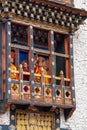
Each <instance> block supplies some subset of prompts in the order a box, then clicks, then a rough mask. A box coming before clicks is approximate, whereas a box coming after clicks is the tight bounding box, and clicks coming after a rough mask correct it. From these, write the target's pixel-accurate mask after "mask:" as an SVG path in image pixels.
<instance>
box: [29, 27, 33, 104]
mask: <svg viewBox="0 0 87 130" xmlns="http://www.w3.org/2000/svg"><path fill="white" fill-rule="evenodd" d="M28 34H29V36H30V38H29V39H30V59H29V62H30V81H31V96H32V102H34V45H33V44H34V43H33V26H30V29H29V32H28Z"/></svg>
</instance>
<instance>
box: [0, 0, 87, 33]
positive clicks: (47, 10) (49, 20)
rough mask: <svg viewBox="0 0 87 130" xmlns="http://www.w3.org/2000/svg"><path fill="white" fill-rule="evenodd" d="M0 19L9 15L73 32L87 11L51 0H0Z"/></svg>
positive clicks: (86, 14)
mask: <svg viewBox="0 0 87 130" xmlns="http://www.w3.org/2000/svg"><path fill="white" fill-rule="evenodd" d="M0 7H1V8H0V19H2V18H3V17H10V18H11V19H12V20H13V19H20V20H22V21H27V22H29V21H32V22H34V23H35V22H36V23H40V24H46V25H48V26H49V25H51V26H55V27H56V28H57V27H60V28H62V29H64V30H67V31H68V32H75V31H76V30H77V29H78V27H79V25H81V24H83V22H84V20H85V19H86V18H87V11H85V10H82V9H77V8H74V7H73V6H69V5H68V4H61V3H59V2H57V3H56V2H53V0H46V1H44V0H25V1H24V2H21V1H20V0H19V1H18V0H3V1H0Z"/></svg>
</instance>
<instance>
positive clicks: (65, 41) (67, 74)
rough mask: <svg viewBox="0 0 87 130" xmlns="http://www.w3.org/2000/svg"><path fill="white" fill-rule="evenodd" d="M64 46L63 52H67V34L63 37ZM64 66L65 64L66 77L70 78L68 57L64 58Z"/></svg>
mask: <svg viewBox="0 0 87 130" xmlns="http://www.w3.org/2000/svg"><path fill="white" fill-rule="evenodd" d="M64 46H65V54H67V55H70V54H69V36H65V39H64ZM65 61H66V62H65V66H66V78H70V59H69V58H66V60H65Z"/></svg>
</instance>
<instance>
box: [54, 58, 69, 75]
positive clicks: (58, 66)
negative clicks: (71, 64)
mask: <svg viewBox="0 0 87 130" xmlns="http://www.w3.org/2000/svg"><path fill="white" fill-rule="evenodd" d="M61 70H62V71H63V73H64V76H65V75H66V70H65V58H63V57H59V56H55V75H56V76H60V71H61Z"/></svg>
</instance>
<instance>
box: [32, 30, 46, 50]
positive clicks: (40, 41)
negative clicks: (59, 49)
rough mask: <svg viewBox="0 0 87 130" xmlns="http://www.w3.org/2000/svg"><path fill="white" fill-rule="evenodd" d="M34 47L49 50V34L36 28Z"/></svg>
mask: <svg viewBox="0 0 87 130" xmlns="http://www.w3.org/2000/svg"><path fill="white" fill-rule="evenodd" d="M34 47H39V48H41V49H43V48H44V49H48V32H47V31H46V30H42V29H37V28H34Z"/></svg>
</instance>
